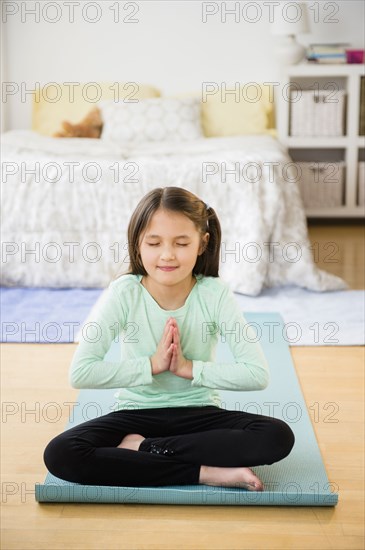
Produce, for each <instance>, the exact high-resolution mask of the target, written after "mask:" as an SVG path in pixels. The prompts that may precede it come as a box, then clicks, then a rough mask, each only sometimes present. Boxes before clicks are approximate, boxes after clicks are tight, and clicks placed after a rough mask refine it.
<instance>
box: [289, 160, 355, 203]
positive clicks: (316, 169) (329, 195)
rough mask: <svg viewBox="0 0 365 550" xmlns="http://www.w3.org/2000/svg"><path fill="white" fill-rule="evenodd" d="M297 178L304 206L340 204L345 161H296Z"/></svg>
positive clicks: (342, 193)
mask: <svg viewBox="0 0 365 550" xmlns="http://www.w3.org/2000/svg"><path fill="white" fill-rule="evenodd" d="M296 164H297V167H298V177H299V175H300V179H299V180H298V183H299V187H300V192H301V195H302V199H303V203H304V206H305V207H306V208H328V207H330V208H331V207H336V206H342V204H343V198H344V172H345V163H344V162H343V161H341V162H297V163H296Z"/></svg>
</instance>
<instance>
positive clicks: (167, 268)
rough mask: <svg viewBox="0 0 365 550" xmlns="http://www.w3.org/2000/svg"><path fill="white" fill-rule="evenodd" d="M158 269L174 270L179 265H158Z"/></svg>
mask: <svg viewBox="0 0 365 550" xmlns="http://www.w3.org/2000/svg"><path fill="white" fill-rule="evenodd" d="M157 268H158V269H162V271H174V269H177V266H175V267H174V266H166V267H164V266H159V265H158V266H157Z"/></svg>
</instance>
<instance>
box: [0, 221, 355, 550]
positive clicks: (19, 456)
mask: <svg viewBox="0 0 365 550" xmlns="http://www.w3.org/2000/svg"><path fill="white" fill-rule="evenodd" d="M309 234H310V238H311V242H312V244H313V252H314V254H317V256H315V261H316V262H317V264H318V265H319V266H320V267H321V269H325V270H326V271H329V272H332V273H335V274H337V275H339V276H341V277H343V278H344V279H345V280H346V281H347V282H348V283H349V285H350V287H351V288H353V289H364V288H365V281H364V275H365V274H364V229H363V228H362V227H361V226H342V225H339V224H337V225H334V224H332V225H325V226H320V225H310V227H309ZM331 243H332V244H331ZM333 260H335V261H333ZM339 315H340V312H339ZM74 349H75V345H74V344H54V345H47V344H40V345H38V344H4V345H2V348H1V368H2V377H1V386H2V433H1V435H2V441H1V443H2V445H1V447H2V456H1V465H2V468H1V483H2V522H1V526H2V534H1V548H2V549H4V550H10V549H17V550H26V549H36V550H40V549H46V550H56V549H70V550H71V549H97V550H99V549H100V550H101V549H104V550H109V549H138V550H139V549H150V548H153V549H156V550H157V549H158V550H162V549H168V550H170V549H183V550H186V549H209V550H215V549H217V550H218V549H219V550H220V549H227V550H228V549H229V550H233V549H244V548H247V549H256V548H257V549H265V550H269V549H280V550H283V549H288V548H292V549H296V550H298V549H306V548H308V549H311V550H317V549H322V548H326V549H338V550H344V549H355V548H356V549H361V550H362V549H363V548H364V530H363V520H364V407H363V398H364V395H363V390H364V348H363V347H360V346H357V347H292V348H291V353H292V357H293V361H294V364H295V368H296V370H297V373H298V377H299V380H300V383H301V386H302V390H303V393H304V396H305V399H306V403H307V406H308V409H309V412H310V415H311V419H312V423H313V427H314V430H315V433H316V436H317V439H318V441H319V446H320V449H321V452H322V456H323V459H324V462H325V465H326V469H327V473H328V477H329V480H330V482H332V483H333V484H334V486H335V487H337V488H338V490H339V494H340V498H339V504H338V505H337V506H336V507H328V508H321V507H313V508H312V507H302V508H300V507H264V506H263V507H260V506H258V507H248V506H247V507H246V506H242V507H239V506H166V505H165V506H163V505H140V504H128V505H124V504H100V505H98V504H85V505H84V504H56V503H50V504H39V503H37V502H36V501H35V498H34V484H35V483H36V482H39V483H42V482H43V481H44V477H45V474H46V469H45V466H44V464H43V459H42V453H43V449H44V447H45V446H46V444H47V443H48V441H49V440H50V439H51V438H52V437H54V436H55V435H56V434H58V433H60V432H61V431H62V430H63V429H64V426H65V425H66V422H67V419H68V415H69V408H70V406H71V404H73V403H75V402H76V401H77V395H78V392H77V391H76V390H74V389H72V388H70V387H69V385H68V379H67V372H68V366H69V363H70V360H71V357H72V354H73V352H74ZM331 404H335V409H336V413H335V415H334V416H331V415H330V414H329V413H331V412H332V411H333V410H334V409H333V408H332V407H333V405H331ZM331 419H336V420H338V422H331V421H330V420H331ZM304 459H305V457H304Z"/></svg>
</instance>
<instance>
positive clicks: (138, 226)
mask: <svg viewBox="0 0 365 550" xmlns="http://www.w3.org/2000/svg"><path fill="white" fill-rule="evenodd" d="M159 208H163V209H165V210H170V211H172V212H179V213H180V214H184V215H185V216H187V217H188V218H189V219H190V220H191V221H192V222H193V223H194V225H195V227H196V228H197V230H198V231H199V233H200V234H201V236H203V235H204V234H205V233H206V232H208V233H209V241H208V244H207V245H206V247H205V249H204V252H203V253H202V254H201V255H200V256H198V257H197V260H196V263H195V266H194V267H193V274H194V275H200V274H201V275H206V276H210V277H219V273H218V271H219V252H220V246H221V226H220V223H219V219H218V217H217V214H216V213H215V211H214V209H213V208H212V207H211V206H210V207H209V208H208V209H207V208H206V204H205V202H204V201H202V200H201V199H199V197H197V196H196V195H194V193H191V192H190V191H188V190H187V189H183V188H181V187H156V188H155V189H152V190H151V191H149V192H148V193H147V194H146V195H145V196H144V197H143V198H142V199H141V200H140V201H139V203H138V204H137V206H136V208H135V210H134V212H133V214H132V216H131V219H130V221H129V224H128V230H127V235H128V253H129V258H130V263H129V268H128V271H127V272H125V273H119V274H117V275H116V277H115V279H116V278H118V277H120V276H121V275H128V274H132V275H147V272H146V270H145V268H144V267H143V264H142V260H141V256H140V252H139V241H140V235H141V233H142V232H143V231H144V229H145V228H146V227H147V226H148V224H149V222H150V220H151V218H152V216H153V214H154V213H155V212H156V210H158V209H159Z"/></svg>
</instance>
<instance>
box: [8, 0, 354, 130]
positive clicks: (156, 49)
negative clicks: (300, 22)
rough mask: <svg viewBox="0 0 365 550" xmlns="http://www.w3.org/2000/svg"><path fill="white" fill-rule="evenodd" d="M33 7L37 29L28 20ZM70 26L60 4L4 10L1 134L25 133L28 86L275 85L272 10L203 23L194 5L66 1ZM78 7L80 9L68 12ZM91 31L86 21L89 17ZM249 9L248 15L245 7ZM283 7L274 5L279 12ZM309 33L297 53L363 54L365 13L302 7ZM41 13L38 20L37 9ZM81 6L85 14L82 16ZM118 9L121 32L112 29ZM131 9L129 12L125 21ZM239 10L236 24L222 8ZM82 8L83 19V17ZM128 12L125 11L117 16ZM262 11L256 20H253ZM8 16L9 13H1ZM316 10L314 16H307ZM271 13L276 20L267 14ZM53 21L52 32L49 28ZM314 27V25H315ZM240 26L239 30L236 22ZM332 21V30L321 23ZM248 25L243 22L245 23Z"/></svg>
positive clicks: (329, 5)
mask: <svg viewBox="0 0 365 550" xmlns="http://www.w3.org/2000/svg"><path fill="white" fill-rule="evenodd" d="M36 4H39V6H40V8H39V13H40V20H39V21H35V15H32V14H31V13H30V12H29V10H32V9H33V10H34V8H35V5H36ZM69 4H70V5H72V6H73V7H74V22H73V23H72V22H70V21H69V19H70V9H71V8H68V7H67V3H66V2H64V1H58V2H51V1H50V2H42V1H41V2H38V3H37V2H30V1H15V2H3V3H2V9H3V21H4V19H6V22H5V23H3V33H4V43H5V52H4V58H5V59H4V60H3V63H2V72H3V74H2V80H3V87H4V81H5V82H6V83H14V88H15V89H18V90H19V91H16V92H15V93H14V95H12V96H8V97H7V98H5V96H3V100H4V99H6V102H5V113H4V117H5V119H4V127H3V129H17V128H30V125H31V101H32V96H31V95H28V96H26V101H22V97H21V89H22V87H23V89H25V87H26V89H28V90H31V89H34V88H35V83H37V82H39V83H40V84H41V85H43V84H46V83H47V82H54V81H56V82H71V81H72V82H80V83H83V82H90V81H103V80H110V81H113V82H114V81H131V82H141V83H148V84H152V85H154V86H156V87H158V88H159V89H161V90H162V91H163V93H164V94H170V93H176V92H184V91H191V90H200V89H201V85H202V82H206V81H213V82H218V83H221V82H227V83H234V82H237V81H240V82H250V81H258V82H263V81H265V82H268V81H273V82H278V81H279V79H280V67H279V65H278V62H277V61H276V59H275V55H274V52H273V46H274V43H275V39H274V38H273V37H272V35H271V34H270V29H271V23H270V9H269V4H271V8H273V7H274V6H273V5H274V4H278V2H262V1H260V2H259V1H256V2H231V1H230V2H210V8H211V9H213V8H214V9H216V10H218V13H216V14H215V15H211V16H209V17H208V18H207V21H206V22H205V23H203V21H202V10H203V4H204V5H205V6H207V3H204V2H200V1H194V0H193V1H155V0H145V1H136V2H132V3H130V4H129V7H128V5H127V3H126V2H116V1H115V0H114V1H111V2H110V1H98V2H88V1H84V0H78V2H74V1H70V2H69ZM77 4H79V5H77ZM92 4H96V5H97V7H98V9H99V15H100V19H99V21H98V22H96V23H91V22H88V21H87V20H85V18H83V16H82V9H84V10H86V11H84V14H85V15H86V18H89V20H90V19H94V18H96V16H97V10H96V7H95V6H94V7H93V6H92ZM249 4H251V7H249ZM285 4H288V2H281V6H278V7H275V9H282V7H283V5H285ZM307 4H308V6H311V7H312V9H311V10H310V11H309V17H310V25H311V33H310V34H308V35H301V36H299V41H300V42H302V43H303V44H304V45H307V44H309V43H311V42H349V43H350V44H351V45H352V46H353V47H360V48H363V47H364V29H363V21H364V3H363V1H362V0H351V1H343V0H340V1H337V2H324V1H323V0H320V1H317V2H315V1H308V2H307ZM46 5H48V8H47V11H45V12H43V11H42V10H44V6H46ZM87 5H88V6H87ZM117 5H119V8H120V22H119V23H118V22H116V21H115V17H116V15H115V11H113V10H112V9H110V8H111V7H112V6H114V10H115V9H116V6H117ZM133 5H135V6H137V8H138V12H137V13H136V14H135V15H134V16H131V19H135V20H138V22H137V23H128V22H126V21H123V20H124V19H125V18H128V15H129V14H131V13H132V9H133ZM235 6H236V8H238V11H237V15H238V21H236V20H235V16H234V15H227V19H226V22H224V21H222V14H223V11H224V8H226V9H233V8H235ZM86 8H87V9H86ZM125 8H127V9H125ZM260 9H261V11H262V14H261V16H258V20H257V21H255V22H254V19H255V18H256V16H257V15H259V11H260ZM4 10H6V11H7V12H10V11H14V12H15V10H17V11H16V13H13V14H11V13H8V15H7V16H6V13H5V11H4ZM315 10H317V11H315ZM276 13H277V12H276ZM56 17H60V19H59V21H58V22H55V23H50V22H48V21H47V18H48V19H51V20H54V19H55V18H56ZM317 17H318V20H317ZM245 18H246V20H245ZM326 18H327V19H330V20H331V21H332V20H334V19H338V22H331V21H326V20H325V19H326ZM247 19H248V21H247Z"/></svg>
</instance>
